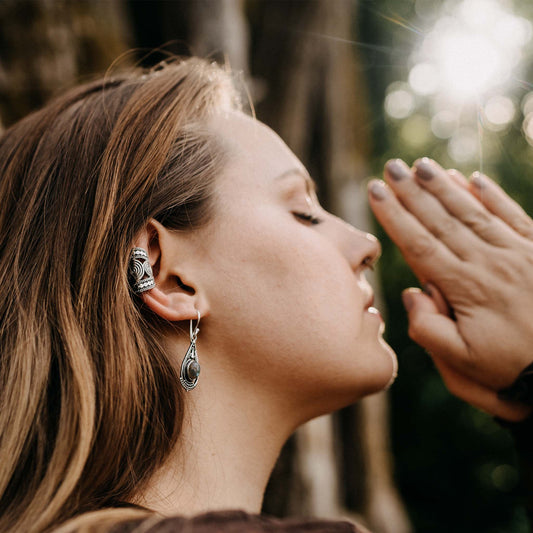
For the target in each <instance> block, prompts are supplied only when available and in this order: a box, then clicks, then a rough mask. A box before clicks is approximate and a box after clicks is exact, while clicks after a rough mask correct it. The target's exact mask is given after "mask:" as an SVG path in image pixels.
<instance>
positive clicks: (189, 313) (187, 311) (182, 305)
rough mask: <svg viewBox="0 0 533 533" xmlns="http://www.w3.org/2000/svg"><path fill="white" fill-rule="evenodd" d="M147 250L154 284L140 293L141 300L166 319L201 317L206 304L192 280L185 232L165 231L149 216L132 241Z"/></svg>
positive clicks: (189, 251)
mask: <svg viewBox="0 0 533 533" xmlns="http://www.w3.org/2000/svg"><path fill="white" fill-rule="evenodd" d="M133 246H138V247H140V248H143V249H144V250H146V252H147V253H148V260H149V261H150V266H151V267H152V272H153V276H154V279H155V287H154V288H153V289H150V290H148V291H146V292H143V293H141V298H142V299H143V302H144V303H145V304H146V305H147V306H148V307H149V308H150V309H151V310H152V311H153V312H154V313H156V314H157V315H159V316H160V317H161V318H163V319H165V320H168V321H170V322H179V321H182V320H192V319H196V318H198V313H197V311H200V315H201V316H202V317H205V316H207V315H208V314H209V305H208V303H207V300H206V298H205V296H204V294H203V293H202V291H201V289H200V287H199V285H198V283H195V281H194V279H195V275H194V261H192V260H190V259H191V257H190V254H191V253H192V248H191V246H190V238H189V236H188V234H187V233H182V232H177V231H174V232H172V231H169V230H168V229H167V228H165V226H163V225H162V224H161V223H159V222H158V221H157V220H155V219H150V220H149V221H148V223H147V224H146V226H145V227H144V228H143V230H142V231H141V232H139V233H138V234H137V237H136V239H135V241H134V243H133Z"/></svg>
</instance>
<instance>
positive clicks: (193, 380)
mask: <svg viewBox="0 0 533 533" xmlns="http://www.w3.org/2000/svg"><path fill="white" fill-rule="evenodd" d="M196 312H197V313H198V318H197V320H196V326H195V327H194V331H193V327H192V320H191V321H190V324H189V337H190V339H191V344H190V345H189V349H188V350H187V353H186V354H185V357H184V358H183V361H182V362H181V371H180V382H181V384H182V386H183V388H184V389H185V390H192V389H194V387H196V385H197V383H198V376H199V375H200V364H199V363H198V354H197V353H196V339H197V338H198V332H199V331H200V328H199V327H198V326H199V324H200V311H198V310H197V311H196Z"/></svg>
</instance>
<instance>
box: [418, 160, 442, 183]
mask: <svg viewBox="0 0 533 533" xmlns="http://www.w3.org/2000/svg"><path fill="white" fill-rule="evenodd" d="M415 168H416V173H417V175H418V177H419V178H421V179H423V180H424V181H429V180H431V179H433V178H434V177H435V176H436V174H437V167H436V165H435V163H434V162H433V161H432V160H431V159H429V158H428V157H424V158H422V159H421V160H420V161H417V162H416V163H415Z"/></svg>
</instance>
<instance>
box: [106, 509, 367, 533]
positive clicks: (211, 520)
mask: <svg viewBox="0 0 533 533" xmlns="http://www.w3.org/2000/svg"><path fill="white" fill-rule="evenodd" d="M152 520H153V518H149V519H147V520H146V519H145V520H142V519H141V520H130V521H128V522H123V523H121V524H118V525H116V526H114V527H113V529H112V530H111V532H110V533H133V532H134V531H135V528H136V527H139V526H140V525H141V524H143V526H144V525H146V526H148V524H149V523H150V522H152ZM142 531H143V533H215V532H216V533H240V532H242V533H267V532H268V533H300V532H304V531H313V532H314V533H368V531H367V530H366V529H364V528H362V527H360V526H356V525H355V524H354V523H352V522H348V521H344V520H339V521H338V520H321V519H294V518H289V519H279V518H273V517H269V516H265V515H257V514H248V513H246V512H244V511H213V512H209V513H204V514H201V515H198V516H194V517H191V518H184V517H181V516H173V517H170V518H162V519H160V520H158V521H157V522H156V523H154V524H153V525H151V526H148V527H147V528H145V527H143V528H142Z"/></svg>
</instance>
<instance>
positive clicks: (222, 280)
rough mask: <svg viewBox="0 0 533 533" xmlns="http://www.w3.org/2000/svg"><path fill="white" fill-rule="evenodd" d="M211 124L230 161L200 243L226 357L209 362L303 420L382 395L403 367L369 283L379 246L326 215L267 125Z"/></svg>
mask: <svg viewBox="0 0 533 533" xmlns="http://www.w3.org/2000/svg"><path fill="white" fill-rule="evenodd" d="M211 127H212V129H213V130H214V131H215V133H217V134H218V135H220V137H221V138H223V139H224V140H225V141H226V140H227V142H228V143H229V146H228V148H229V163H228V164H227V166H226V168H225V169H224V172H223V174H222V175H221V176H220V177H219V179H218V182H217V188H216V193H215V214H214V218H213V223H212V224H210V225H209V226H208V227H207V228H206V229H205V230H204V231H202V232H201V234H202V236H201V240H200V241H199V246H200V247H201V254H202V264H203V265H204V268H203V269H202V283H203V288H204V290H205V294H206V298H207V301H208V303H209V316H208V317H206V318H205V322H204V328H203V329H202V333H201V334H200V338H199V343H202V344H204V346H207V345H210V346H209V353H212V352H213V351H214V352H216V361H209V362H207V363H206V364H210V365H219V366H223V370H224V375H226V376H231V378H229V379H235V382H236V383H235V386H240V387H249V386H251V387H253V388H254V390H255V391H256V392H257V393H258V394H263V395H266V396H270V397H271V398H270V399H272V398H274V399H275V400H279V401H281V402H283V404H285V405H287V406H289V405H291V404H292V405H294V406H295V407H296V406H298V407H301V410H300V412H301V413H302V416H303V417H311V416H316V415H317V414H320V412H321V411H322V412H327V411H330V410H333V409H337V408H339V407H342V406H344V405H347V404H350V403H352V402H353V401H355V400H357V399H359V398H360V397H361V396H363V395H366V394H370V393H373V392H376V391H379V390H381V389H382V388H384V387H385V386H386V385H387V384H388V383H389V381H390V380H391V377H392V375H393V373H394V372H395V364H396V362H395V357H394V354H393V352H392V350H391V348H390V347H389V346H388V345H387V344H386V343H385V342H384V340H383V339H382V336H381V335H382V331H383V324H382V319H381V317H380V315H379V314H377V313H376V312H375V310H373V309H372V308H371V304H372V289H371V287H370V286H369V284H368V282H367V281H366V279H365V276H364V271H365V269H366V266H367V264H368V262H372V261H374V260H375V259H376V258H377V256H378V255H379V253H380V246H379V243H378V241H377V240H376V238H375V237H373V236H372V235H369V234H367V233H364V232H361V231H359V230H357V229H355V228H353V227H352V226H350V225H349V224H347V223H345V222H343V221H342V220H340V219H339V218H337V217H335V216H333V215H331V214H330V213H328V212H326V211H325V210H324V209H322V207H321V206H320V205H319V204H318V201H317V198H316V195H315V193H314V190H313V182H312V181H311V179H310V178H309V176H308V174H307V171H306V170H305V168H304V167H303V165H302V164H301V163H300V161H299V160H298V159H297V158H296V156H295V155H294V154H293V153H292V152H291V151H290V150H289V149H288V147H287V146H286V145H285V144H284V143H283V141H282V140H281V139H280V138H279V137H278V136H277V135H276V134H275V133H274V132H273V131H272V130H270V129H269V128H268V127H266V126H265V125H263V124H262V123H260V122H258V121H254V120H253V119H251V118H249V117H247V116H246V115H244V114H242V113H239V112H232V113H228V114H226V115H224V116H217V117H216V118H214V119H213V120H212V123H211ZM369 308H370V309H369ZM373 311H374V312H373ZM213 359H215V357H213ZM208 371H209V368H206V370H205V372H208Z"/></svg>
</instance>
